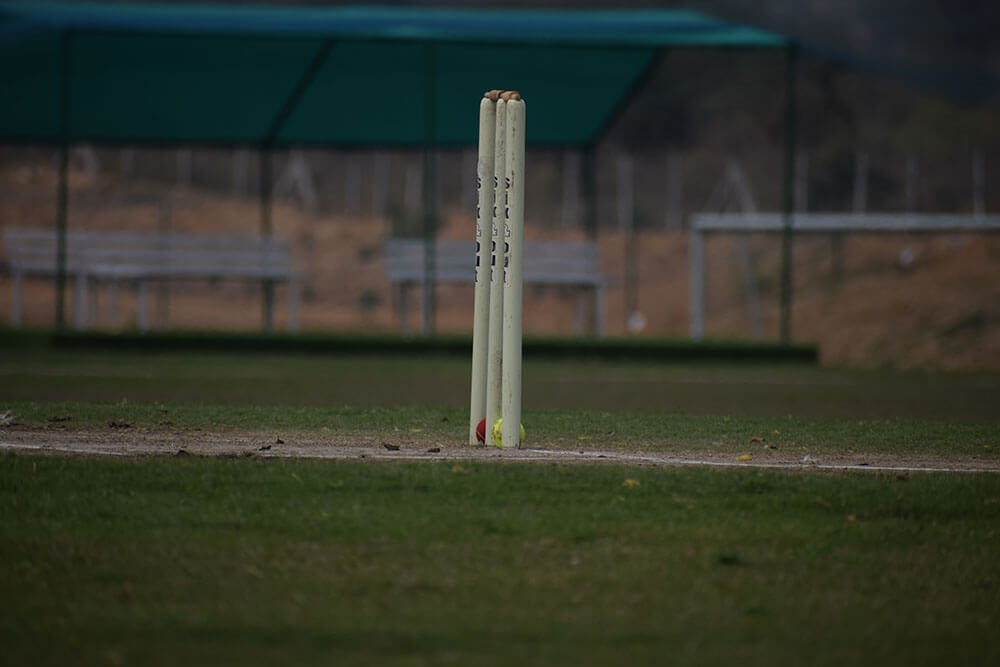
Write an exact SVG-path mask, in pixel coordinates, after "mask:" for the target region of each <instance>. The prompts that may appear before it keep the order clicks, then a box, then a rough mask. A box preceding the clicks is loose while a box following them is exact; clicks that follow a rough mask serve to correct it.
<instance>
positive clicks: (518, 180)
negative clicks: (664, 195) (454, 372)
mask: <svg viewBox="0 0 1000 667" xmlns="http://www.w3.org/2000/svg"><path fill="white" fill-rule="evenodd" d="M476 177H477V178H476V189H477V192H478V197H479V199H478V202H477V207H476V274H475V280H476V282H475V306H474V312H475V317H474V321H473V327H472V391H471V398H472V406H471V411H470V416H469V444H472V445H475V444H477V443H480V442H486V439H487V437H488V436H489V437H491V439H492V441H493V444H495V445H496V446H497V447H501V448H503V449H513V448H517V447H518V446H519V445H520V443H521V440H523V438H524V427H523V426H521V319H522V315H521V313H522V310H521V303H522V292H523V289H522V285H523V273H524V100H522V99H521V96H520V95H519V94H518V93H516V92H514V91H500V90H491V91H489V92H487V93H486V94H484V95H483V99H482V100H481V101H480V103H479V160H478V163H477V166H476ZM487 431H489V433H487Z"/></svg>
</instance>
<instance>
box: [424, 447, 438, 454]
mask: <svg viewBox="0 0 1000 667" xmlns="http://www.w3.org/2000/svg"><path fill="white" fill-rule="evenodd" d="M440 451H441V448H440V447H431V448H430V449H428V450H427V453H428V454H437V453H438V452H440Z"/></svg>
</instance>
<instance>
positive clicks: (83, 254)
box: [3, 228, 299, 331]
mask: <svg viewBox="0 0 1000 667" xmlns="http://www.w3.org/2000/svg"><path fill="white" fill-rule="evenodd" d="M3 242H4V251H5V253H6V257H7V264H8V266H9V268H10V272H11V276H12V278H13V283H12V289H13V299H12V302H11V311H12V312H11V323H12V324H13V325H14V326H20V324H21V319H22V315H21V310H22V302H21V283H22V280H23V278H24V277H25V276H42V277H46V278H53V277H56V276H57V274H58V267H57V261H58V260H57V252H58V250H57V234H56V232H55V230H50V229H16V228H10V229H6V230H4V235H3ZM65 267H66V269H65V270H66V276H67V277H68V278H72V280H73V281H74V283H75V296H74V322H75V325H76V326H77V327H78V328H84V327H86V326H87V320H88V313H87V310H88V304H89V296H90V294H89V292H90V283H91V282H105V283H108V284H109V289H110V290H111V292H110V295H109V297H110V298H109V310H112V309H113V307H114V306H113V302H114V299H113V295H114V290H115V288H116V285H117V283H119V282H128V283H132V284H134V285H135V286H136V289H137V292H138V299H137V301H138V313H137V324H138V327H139V329H140V330H141V331H145V330H147V329H148V327H149V322H148V316H147V308H146V292H147V289H146V284H147V282H148V281H149V280H170V279H200V280H214V279H222V278H235V279H243V280H255V281H274V282H284V283H287V284H288V328H289V329H290V330H293V331H294V330H295V329H296V328H297V319H298V298H299V297H298V281H299V277H298V274H297V273H296V272H295V270H294V268H293V264H292V255H291V250H290V249H289V247H288V243H287V242H286V241H284V240H282V239H277V238H273V237H271V238H262V237H256V236H209V235H194V234H192V235H182V234H168V233H159V232H87V231H71V232H68V233H67V234H66V262H65Z"/></svg>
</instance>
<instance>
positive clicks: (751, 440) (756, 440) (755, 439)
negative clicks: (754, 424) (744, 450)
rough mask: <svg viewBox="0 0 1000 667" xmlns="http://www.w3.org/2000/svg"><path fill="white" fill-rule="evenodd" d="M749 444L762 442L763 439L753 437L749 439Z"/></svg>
mask: <svg viewBox="0 0 1000 667" xmlns="http://www.w3.org/2000/svg"><path fill="white" fill-rule="evenodd" d="M750 442H764V438H761V437H758V436H756V435H755V436H753V437H752V438H750Z"/></svg>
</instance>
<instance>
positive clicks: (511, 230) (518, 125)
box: [501, 95, 524, 449]
mask: <svg viewBox="0 0 1000 667" xmlns="http://www.w3.org/2000/svg"><path fill="white" fill-rule="evenodd" d="M506 111H507V127H506V131H507V140H506V142H505V143H506V148H507V169H506V175H507V176H506V179H505V180H506V201H505V202H504V203H505V206H504V240H505V242H504V266H503V302H504V303H503V388H502V393H503V427H502V429H501V430H502V433H501V447H503V448H504V449H516V448H517V447H519V446H520V444H521V333H522V329H521V305H522V286H523V272H524V102H523V101H522V100H521V99H520V96H519V95H515V96H512V97H511V99H510V100H508V102H507V109H506Z"/></svg>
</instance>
